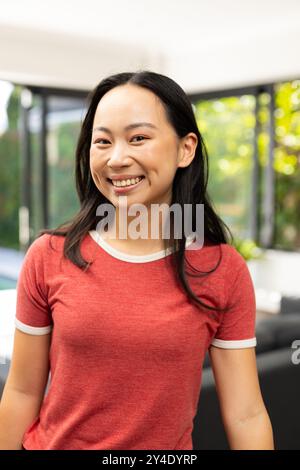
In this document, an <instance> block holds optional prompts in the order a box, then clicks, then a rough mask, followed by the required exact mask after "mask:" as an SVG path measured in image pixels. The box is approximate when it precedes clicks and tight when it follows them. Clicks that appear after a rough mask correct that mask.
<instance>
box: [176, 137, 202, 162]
mask: <svg viewBox="0 0 300 470" xmlns="http://www.w3.org/2000/svg"><path fill="white" fill-rule="evenodd" d="M197 145H198V137H197V136H196V134H195V133H194V132H190V133H189V134H187V135H186V136H184V137H182V139H181V142H180V145H179V151H178V164H177V167H178V168H184V167H187V166H189V165H190V163H191V162H192V161H193V159H194V157H195V154H196V148H197Z"/></svg>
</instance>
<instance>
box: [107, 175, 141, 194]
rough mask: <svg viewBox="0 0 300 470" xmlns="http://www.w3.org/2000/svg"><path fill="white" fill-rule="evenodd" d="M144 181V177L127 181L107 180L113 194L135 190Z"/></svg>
mask: <svg viewBox="0 0 300 470" xmlns="http://www.w3.org/2000/svg"><path fill="white" fill-rule="evenodd" d="M144 179H145V177H144V176H139V177H137V178H131V179H128V180H115V181H112V180H111V179H109V178H108V181H109V182H110V184H111V185H112V186H113V187H114V190H115V192H117V193H123V192H127V191H129V190H130V189H133V188H136V187H137V186H139V184H141V182H142V181H143V180H144Z"/></svg>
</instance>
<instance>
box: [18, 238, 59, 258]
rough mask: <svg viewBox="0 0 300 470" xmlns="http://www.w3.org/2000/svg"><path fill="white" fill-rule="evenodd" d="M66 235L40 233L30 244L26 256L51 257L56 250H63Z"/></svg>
mask: <svg viewBox="0 0 300 470" xmlns="http://www.w3.org/2000/svg"><path fill="white" fill-rule="evenodd" d="M64 241H65V237H64V236H60V235H53V234H52V233H43V234H41V235H38V236H37V237H36V238H35V239H34V240H33V241H32V242H31V244H30V245H29V248H28V249H27V251H26V257H27V258H28V257H34V258H35V259H37V258H43V259H45V258H49V257H51V256H53V254H54V253H55V252H56V253H57V252H59V253H61V252H62V250H63V245H64Z"/></svg>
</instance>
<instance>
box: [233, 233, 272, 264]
mask: <svg viewBox="0 0 300 470" xmlns="http://www.w3.org/2000/svg"><path fill="white" fill-rule="evenodd" d="M233 246H234V247H235V248H236V249H237V251H238V252H239V253H240V254H241V255H242V257H243V258H244V260H245V261H249V260H250V259H259V258H263V256H264V254H263V251H262V250H261V248H259V247H258V245H257V244H256V243H255V241H254V240H252V239H250V238H246V239H244V240H242V239H239V238H236V239H234V241H233Z"/></svg>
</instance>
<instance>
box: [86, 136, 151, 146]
mask: <svg viewBox="0 0 300 470" xmlns="http://www.w3.org/2000/svg"><path fill="white" fill-rule="evenodd" d="M138 137H142V139H147V137H144V136H143V135H136V136H134V137H132V139H136V138H138ZM101 141H102V142H109V141H108V140H106V139H97V140H95V142H94V143H95V144H100V143H101ZM138 142H140V141H138Z"/></svg>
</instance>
